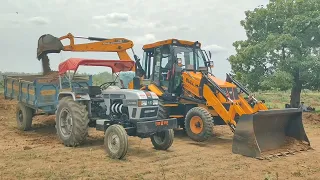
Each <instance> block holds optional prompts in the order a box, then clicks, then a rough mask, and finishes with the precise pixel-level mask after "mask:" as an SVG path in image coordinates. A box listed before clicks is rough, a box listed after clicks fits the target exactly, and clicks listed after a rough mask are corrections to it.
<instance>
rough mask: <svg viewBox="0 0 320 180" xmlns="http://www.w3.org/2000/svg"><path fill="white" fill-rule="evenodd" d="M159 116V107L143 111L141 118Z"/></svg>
mask: <svg viewBox="0 0 320 180" xmlns="http://www.w3.org/2000/svg"><path fill="white" fill-rule="evenodd" d="M157 114H158V107H155V108H144V109H141V114H140V118H149V117H156V116H157Z"/></svg>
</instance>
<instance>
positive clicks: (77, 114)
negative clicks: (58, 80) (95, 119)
mask: <svg viewBox="0 0 320 180" xmlns="http://www.w3.org/2000/svg"><path fill="white" fill-rule="evenodd" d="M88 123H89V119H88V112H87V110H86V106H85V105H82V104H80V103H78V102H75V101H74V100H73V99H72V98H71V97H64V98H62V99H61V100H60V101H59V104H58V106H57V111H56V130H57V135H58V137H59V139H60V140H61V141H62V142H63V144H64V145H65V146H68V147H70V146H73V147H75V146H78V145H80V144H82V143H83V141H84V140H85V139H86V137H87V136H88V127H89V126H88Z"/></svg>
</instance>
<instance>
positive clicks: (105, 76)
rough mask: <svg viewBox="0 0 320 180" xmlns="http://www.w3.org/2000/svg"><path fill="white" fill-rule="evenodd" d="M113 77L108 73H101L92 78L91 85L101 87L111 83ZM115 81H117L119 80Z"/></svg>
mask: <svg viewBox="0 0 320 180" xmlns="http://www.w3.org/2000/svg"><path fill="white" fill-rule="evenodd" d="M115 77H116V76H115V75H112V74H111V73H109V72H102V73H99V74H96V75H94V76H93V84H94V85H101V84H103V83H105V82H111V81H113V79H114V78H115ZM117 80H118V81H119V78H118V79H117Z"/></svg>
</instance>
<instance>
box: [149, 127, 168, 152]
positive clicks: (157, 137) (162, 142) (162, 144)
mask: <svg viewBox="0 0 320 180" xmlns="http://www.w3.org/2000/svg"><path fill="white" fill-rule="evenodd" d="M150 139H151V142H152V145H153V147H154V148H155V149H157V150H167V149H169V147H171V145H172V144H173V139H174V131H173V129H168V130H165V131H161V132H157V133H156V134H154V135H152V136H151V137H150Z"/></svg>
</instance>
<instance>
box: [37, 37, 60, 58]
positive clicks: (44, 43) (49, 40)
mask: <svg viewBox="0 0 320 180" xmlns="http://www.w3.org/2000/svg"><path fill="white" fill-rule="evenodd" d="M61 50H63V44H62V43H61V41H60V39H59V38H57V37H54V36H52V35H51V34H44V35H42V36H40V38H39V40H38V48H37V58H38V60H40V59H41V58H42V56H43V55H44V54H47V53H60V51H61Z"/></svg>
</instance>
